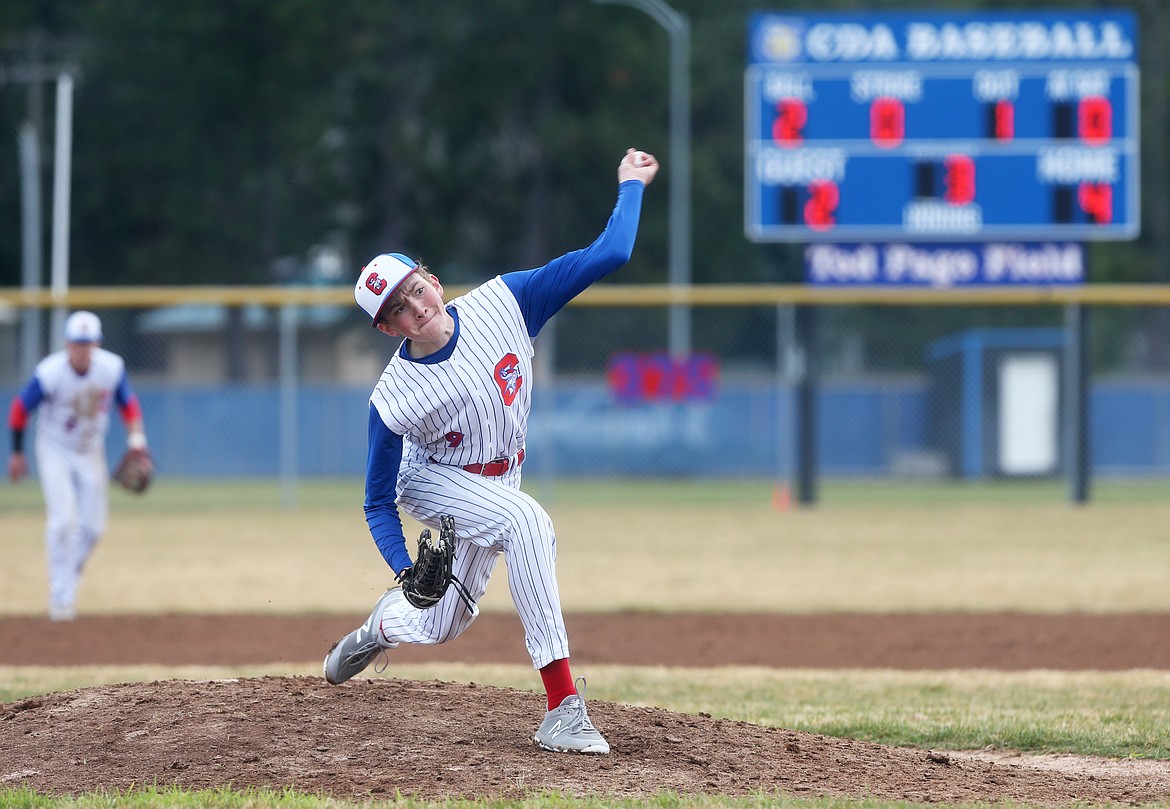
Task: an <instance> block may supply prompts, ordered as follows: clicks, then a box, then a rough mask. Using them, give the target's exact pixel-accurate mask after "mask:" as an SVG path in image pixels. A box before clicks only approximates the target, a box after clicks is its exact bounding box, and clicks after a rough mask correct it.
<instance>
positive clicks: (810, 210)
mask: <svg viewBox="0 0 1170 809" xmlns="http://www.w3.org/2000/svg"><path fill="white" fill-rule="evenodd" d="M840 201H841V192H840V191H839V190H838V189H837V184H836V183H835V182H833V181H832V180H813V181H812V182H811V183H809V184H808V201H807V202H806V203H804V223H805V224H806V225H808V226H809V227H810V228H812V229H813V230H829V229H830V228H832V227H833V225H835V224H837V219H836V218H835V217H834V216H833V214H834V213H836V211H837V204H838V203H839V202H840Z"/></svg>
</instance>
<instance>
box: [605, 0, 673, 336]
mask: <svg viewBox="0 0 1170 809" xmlns="http://www.w3.org/2000/svg"><path fill="white" fill-rule="evenodd" d="M593 2H594V3H601V4H608V5H619V6H630V7H632V8H636V9H638V10H639V11H643V12H645V13H646V14H648V15H649V16H650V17H652V18H653V19H654V21H655V22H657V23H658V24H659V25H661V26H662V27H663V28H664V29H666V33H667V34H669V36H670V162H671V166H670V248H669V251H668V253H667V262H668V264H669V280H670V284H671V286H679V287H682V286H688V285H689V284H690V283H691V121H690V119H691V98H690V61H691V57H690V50H691V43H690V39H691V26H690V23H689V22H687V18H686V17H685V16H683V15H682V14H680V13H678V12H677V11H675V10H674V9H673V8H671V7H670V6H668V5H667V4H666V3H664V2H662V0H593ZM669 346H670V353H671V356H673V357H685V356H686V355H688V354H690V353H691V310H690V305H689V304H682V303H675V304H671V307H670V334H669Z"/></svg>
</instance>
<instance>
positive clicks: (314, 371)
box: [0, 285, 1170, 480]
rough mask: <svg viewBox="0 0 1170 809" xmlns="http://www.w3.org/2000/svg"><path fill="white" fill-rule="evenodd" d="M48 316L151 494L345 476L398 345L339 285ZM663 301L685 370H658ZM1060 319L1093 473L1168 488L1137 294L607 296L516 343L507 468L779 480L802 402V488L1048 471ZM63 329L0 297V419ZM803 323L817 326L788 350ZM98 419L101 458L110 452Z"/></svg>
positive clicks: (720, 291)
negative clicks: (75, 327) (84, 317)
mask: <svg viewBox="0 0 1170 809" xmlns="http://www.w3.org/2000/svg"><path fill="white" fill-rule="evenodd" d="M459 291H460V290H455V292H456V294H457V293H458V292H459ZM68 304H69V310H73V309H78V308H82V309H89V310H91V311H94V312H96V313H97V314H98V315H99V316H100V317H101V318H102V322H103V325H104V331H105V347H106V348H108V349H110V350H112V351H114V352H116V353H119V354H121V355H123V356H124V357H125V358H126V361H127V367H128V370H129V373H130V381H131V385H132V387H133V388H134V390H135V391H136V392H137V394H138V395H139V397H140V399H141V401H142V405H143V411H144V415H145V420H146V428H147V434H148V437H149V440H150V445H151V447H152V449H153V451H154V454H155V459H156V466H157V469H158V472H159V474H160V475H165V476H167V477H173V478H183V477H191V478H200V477H216V478H233V477H247V478H281V479H285V480H296V479H306V478H328V477H350V476H353V477H360V476H361V475H362V474H363V472H364V466H365V457H366V416H367V401H368V396H369V393H370V390H371V389H372V387H373V385H374V383H375V381H376V380H377V378H378V376H379V374H380V373H381V370H382V368H383V366H384V365H385V363H386V362H387V360H388V358H389V356H390V355H391V353H392V352H393V351H394V349H395V348H396V341H394V340H391V339H389V338H387V337H385V336H384V335H382V334H380V333H379V332H377V331H375V330H373V329H370V327H369V325H368V323H367V321H366V320H365V319H364V318H363V317H361V316H360V313H359V312H358V311H357V310H356V308H355V307H354V306H353V304H352V299H351V298H350V290H349V289H348V288H345V289H338V288H323V289H306V288H296V289H292V288H290V289H279V288H277V289H272V288H264V289H253V288H247V289H245V288H231V289H206V288H203V289H187V290H183V289H173V288H172V289H162V290H158V289H155V290H148V289H103V290H74V291H73V292H71V293H70V297H69V299H68ZM679 304H684V305H686V306H689V307H690V324H691V325H690V328H691V334H690V345H691V347H692V351H691V353H690V354H688V355H687V356H685V357H672V356H670V355H669V354H668V352H667V349H666V345H667V333H668V330H669V323H668V321H669V310H670V307H671V306H672V305H674V306H678V305H679ZM1073 307H1081V308H1080V309H1077V311H1079V312H1083V313H1084V314H1085V315H1086V318H1085V323H1086V324H1087V329H1086V331H1085V345H1086V347H1087V373H1086V374H1085V380H1086V387H1085V403H1086V421H1085V426H1086V431H1087V441H1086V454H1087V459H1088V466H1089V469H1090V471H1091V474H1092V475H1094V476H1109V475H1116V476H1160V477H1165V476H1170V295H1168V294H1167V292H1166V290H1164V289H1161V288H1153V287H1148V288H1131V289H1123V288H1114V289H1109V288H1104V289H1102V288H1097V289H1093V288H1090V287H1085V288H1081V289H1079V290H1076V289H1074V290H1043V289H1029V290H1014V291H1011V292H1008V293H1004V294H998V295H997V294H995V293H988V292H984V293H980V294H977V295H972V294H971V293H969V292H966V291H963V292H944V291H933V290H920V291H917V292H901V293H895V294H893V295H891V294H888V293H883V292H872V291H871V292H866V291H864V290H852V291H850V292H849V293H848V294H847V296H842V295H834V294H833V292H831V291H824V290H822V291H820V292H817V291H816V290H811V289H805V288H797V287H783V286H777V287H769V286H759V287H711V288H704V287H697V288H693V289H690V290H685V291H682V292H680V291H679V290H671V289H670V288H667V287H634V286H621V285H604V286H602V287H598V288H594V289H591V290H589V291H587V292H586V293H585V294H584V295H583V296H581V298H579V299H578V300H577V301H575V302H574V304H573V305H570V306H569V307H568V308H566V309H565V310H564V311H562V312H561V313H560V314H558V315H557V316H556V318H554V320H553V321H552V322H550V324H549V325H548V326H547V327H546V328H545V330H544V331H543V332H542V333H541V335H540V336H539V337H538V339H537V359H536V367H535V372H534V374H535V376H536V379H535V380H533V383H534V404H533V412H532V415H531V419H530V432H529V437H528V445H527V450H528V452H527V457H526V461H525V470H526V472H527V473H528V475H529V476H532V475H538V476H548V477H549V478H550V479H555V478H564V477H571V476H597V477H622V476H656V477H678V476H684V477H694V478H718V477H738V476H746V477H755V478H764V479H776V480H791V479H792V478H793V477H794V476H795V475H796V474H797V469H796V466H797V459H798V450H799V435H800V423H799V422H800V421H801V408H800V402H801V399H800V397H801V395H802V392H809V395H810V396H811V402H812V404H811V408H812V413H813V414H815V417H814V419H813V421H812V425H813V427H812V436H811V439H810V440H811V446H812V447H813V453H814V456H815V461H816V470H817V474H818V475H821V476H826V477H853V478H866V477H875V478H876V477H881V478H907V479H922V478H929V479H948V478H949V479H955V480H975V479H986V478H1010V477H1016V476H1018V477H1029V478H1036V477H1045V476H1051V477H1057V476H1061V475H1065V474H1066V473H1067V471H1068V466H1067V465H1068V463H1069V460H1070V459H1069V455H1068V446H1067V442H1066V440H1065V436H1066V435H1067V426H1068V425H1067V423H1066V421H1067V419H1068V418H1069V417H1070V412H1069V409H1068V399H1067V390H1066V387H1067V385H1066V381H1067V380H1066V379H1065V375H1066V374H1067V372H1068V368H1069V366H1068V351H1069V336H1070V330H1069V313H1070V311H1071V310H1072V309H1073ZM63 311H64V310H61V309H54V307H53V306H52V302H51V301H48V300H46V299H44V298H38V297H30V296H28V295H21V294H15V293H6V294H5V296H4V297H0V395H2V396H3V397H4V401H5V402H8V401H10V400H11V398H12V396H13V395H15V394H16V393H17V392H18V391H19V390H20V389H21V387H22V386H23V385H24V384H25V382H26V381H27V379H28V377H29V376H30V374H31V373H32V370H33V365H34V364H35V362H36V360H38V359H40V357H41V356H43V355H44V354H45V353H46V352H47V351H49V350H56V349H58V348H60V346H61V340H60V336H59V335H58V334H56V333H54V329H53V323H54V321H57V322H59V321H60V319H61V315H62V313H63ZM809 312H811V313H814V314H815V318H814V319H813V321H812V322H813V323H815V327H814V328H813V329H811V330H806V331H801V329H802V326H801V322H802V321H801V317H802V313H809ZM810 383H815V384H813V385H812V386H811V387H809V384H810ZM113 422H114V426H113V427H112V429H111V435H110V438H109V444H110V449H111V453H115V452H117V451H118V450H120V449H121V447H122V445H123V442H124V434H123V433H122V432H121V425H120V424H119V423H118V420H117V419H114V420H113ZM3 443H4V447H3V450H2V454H3V455H4V457H5V460H6V459H7V454H8V452H9V449H10V448H9V446H8V442H7V441H5V442H3Z"/></svg>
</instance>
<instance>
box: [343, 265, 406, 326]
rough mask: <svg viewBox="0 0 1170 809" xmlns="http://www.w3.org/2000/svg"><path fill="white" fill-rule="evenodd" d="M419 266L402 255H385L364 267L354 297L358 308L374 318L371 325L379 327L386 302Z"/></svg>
mask: <svg viewBox="0 0 1170 809" xmlns="http://www.w3.org/2000/svg"><path fill="white" fill-rule="evenodd" d="M418 266H419V264H418V262H417V261H415V260H414V259H412V258H410V257H409V256H404V255H402V254H401V253H383V254H382V255H380V256H374V258H373V259H371V260H370V263H369V264H367V265H366V266H364V267H362V271H361V274H360V275H358V280H357V284H355V285H354V288H353V297H354V300H356V301H357V304H358V306H360V307H361V308H362V309H364V310H365V312H366V314H367V315H369V316H370V317H371V318H372V320H371V323H370V325H372V326H374V325H377V323H378V315H380V314H381V313H382V307H384V306H385V305H386V301H388V300H390V297H391V296H392V295H393V294H394V290H396V289H398V287H400V286H402V282H403V281H405V280H406V277H407V276H408V275H410V274H411V273H412V272H414V271H415V269H417V268H418Z"/></svg>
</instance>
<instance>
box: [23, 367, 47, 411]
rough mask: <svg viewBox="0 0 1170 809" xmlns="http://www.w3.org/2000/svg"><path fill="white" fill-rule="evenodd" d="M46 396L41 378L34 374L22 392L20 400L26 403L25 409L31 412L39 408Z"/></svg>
mask: <svg viewBox="0 0 1170 809" xmlns="http://www.w3.org/2000/svg"><path fill="white" fill-rule="evenodd" d="M44 398H45V390H44V388H42V387H41V380H39V379H37V376H36V374H33V376H32V378H31V379H29V381H28V384H27V385H25V386H24V389H23V390H22V391H21V392H20V401H21V402H23V403H24V409H25V410H27V411H28V412H29V413H31V412H32V411H34V410H36V409H37V406H38V405H39V404H40V403H41V400H42V399H44Z"/></svg>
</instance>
